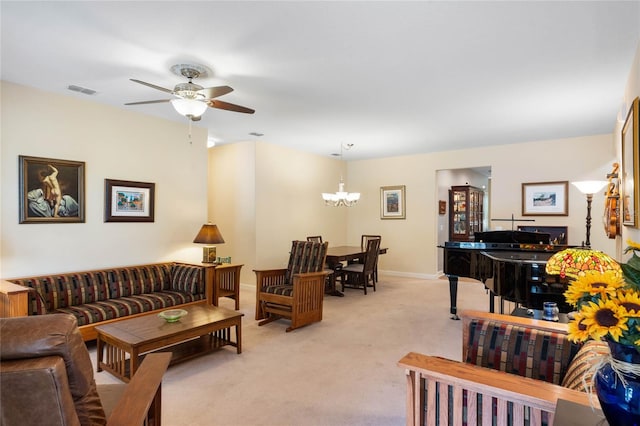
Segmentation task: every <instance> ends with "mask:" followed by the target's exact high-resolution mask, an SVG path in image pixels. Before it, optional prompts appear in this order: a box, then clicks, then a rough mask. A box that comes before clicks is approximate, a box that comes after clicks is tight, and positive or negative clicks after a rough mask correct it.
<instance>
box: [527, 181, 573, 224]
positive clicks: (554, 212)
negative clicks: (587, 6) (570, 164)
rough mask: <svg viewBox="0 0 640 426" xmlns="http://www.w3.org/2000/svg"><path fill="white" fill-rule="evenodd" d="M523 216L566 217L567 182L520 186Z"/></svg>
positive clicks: (567, 208)
mask: <svg viewBox="0 0 640 426" xmlns="http://www.w3.org/2000/svg"><path fill="white" fill-rule="evenodd" d="M522 215H523V216H568V215H569V181H558V182H530V183H523V184H522Z"/></svg>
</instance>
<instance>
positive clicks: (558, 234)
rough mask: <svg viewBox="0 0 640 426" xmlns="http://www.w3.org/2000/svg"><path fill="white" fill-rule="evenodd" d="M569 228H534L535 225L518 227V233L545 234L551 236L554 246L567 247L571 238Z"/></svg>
mask: <svg viewBox="0 0 640 426" xmlns="http://www.w3.org/2000/svg"><path fill="white" fill-rule="evenodd" d="M567 230H568V227H567V226H533V225H524V226H522V225H518V231H527V232H544V233H545V234H549V240H550V241H551V244H553V245H561V246H566V245H567V241H569V237H568V236H567Z"/></svg>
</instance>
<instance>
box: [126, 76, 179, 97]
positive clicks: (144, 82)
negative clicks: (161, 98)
mask: <svg viewBox="0 0 640 426" xmlns="http://www.w3.org/2000/svg"><path fill="white" fill-rule="evenodd" d="M129 80H131V81H133V82H135V83H140V84H142V85H145V86H149V87H151V88H152V89H156V90H160V91H162V92H167V93H171V94H173V90H170V89H165V88H164V87H160V86H156V85H155V84H151V83H147V82H146V81H142V80H136V79H135V78H130V79H129Z"/></svg>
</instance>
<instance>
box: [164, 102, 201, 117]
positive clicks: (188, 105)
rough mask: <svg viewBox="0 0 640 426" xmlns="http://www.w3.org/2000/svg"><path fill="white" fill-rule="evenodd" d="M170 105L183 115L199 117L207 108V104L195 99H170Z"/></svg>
mask: <svg viewBox="0 0 640 426" xmlns="http://www.w3.org/2000/svg"><path fill="white" fill-rule="evenodd" d="M171 105H173V107H174V108H175V110H176V111H178V114H180V115H184V116H185V117H200V116H201V115H202V114H204V112H205V111H206V110H207V107H208V105H207V104H206V103H204V102H202V101H198V100H196V99H183V98H176V99H171Z"/></svg>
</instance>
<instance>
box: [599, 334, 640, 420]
mask: <svg viewBox="0 0 640 426" xmlns="http://www.w3.org/2000/svg"><path fill="white" fill-rule="evenodd" d="M607 343H608V344H609V348H610V349H611V357H612V358H613V359H615V360H618V361H622V362H625V363H630V364H636V365H640V353H639V352H638V351H637V350H636V348H635V346H628V345H623V344H621V343H616V342H614V341H607ZM621 374H622V376H623V377H624V380H625V381H626V384H625V383H623V382H622V380H620V377H619V376H618V374H617V373H616V372H615V371H614V370H613V368H611V365H610V364H608V363H607V364H605V365H604V366H603V367H602V368H600V369H599V370H598V371H597V373H596V375H595V389H596V394H597V395H598V400H599V401H600V406H601V407H602V412H603V413H604V416H605V417H606V419H607V421H608V422H609V424H610V425H611V426H640V377H639V376H637V375H635V374H632V373H621Z"/></svg>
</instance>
